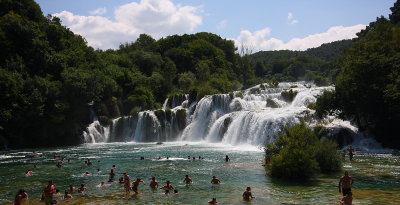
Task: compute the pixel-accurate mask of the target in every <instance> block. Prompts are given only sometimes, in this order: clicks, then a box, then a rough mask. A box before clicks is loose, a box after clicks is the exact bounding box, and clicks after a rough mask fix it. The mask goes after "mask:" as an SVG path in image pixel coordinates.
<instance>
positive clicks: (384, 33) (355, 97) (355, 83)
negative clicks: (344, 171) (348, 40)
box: [328, 1, 400, 147]
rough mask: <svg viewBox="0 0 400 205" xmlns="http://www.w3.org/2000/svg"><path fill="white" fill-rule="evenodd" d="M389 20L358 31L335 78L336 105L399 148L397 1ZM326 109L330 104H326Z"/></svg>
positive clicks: (399, 49)
mask: <svg viewBox="0 0 400 205" xmlns="http://www.w3.org/2000/svg"><path fill="white" fill-rule="evenodd" d="M391 10H392V12H393V13H392V14H391V15H390V19H386V18H384V17H379V18H377V20H376V21H375V22H372V23H370V24H369V26H367V27H366V29H365V30H362V31H361V32H360V33H358V34H357V35H358V38H357V39H356V40H355V41H354V43H353V45H352V46H351V47H350V48H349V49H348V50H347V52H345V54H344V56H343V58H342V64H341V67H342V69H341V71H340V74H339V76H338V77H337V79H336V94H335V98H336V99H337V105H336V108H337V109H340V110H341V111H342V112H343V116H344V117H351V118H353V119H355V121H356V122H357V124H358V125H359V127H360V128H361V130H363V129H367V130H369V131H370V133H372V134H374V135H375V136H376V137H377V139H378V140H379V141H381V142H383V143H384V144H385V145H387V146H394V147H400V139H399V138H398V136H396V135H394V134H393V133H397V127H398V126H397V122H399V121H400V104H399V100H400V97H399V96H400V74H399V73H400V72H399V68H400V61H399V59H400V46H399V45H400V24H399V22H398V16H399V12H400V11H399V1H397V2H396V3H395V5H394V7H392V8H391ZM328 108H329V107H328Z"/></svg>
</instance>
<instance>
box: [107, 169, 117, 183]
mask: <svg viewBox="0 0 400 205" xmlns="http://www.w3.org/2000/svg"><path fill="white" fill-rule="evenodd" d="M113 166H115V165H113ZM114 177H115V173H114V169H111V171H110V178H109V179H108V182H113V181H114Z"/></svg>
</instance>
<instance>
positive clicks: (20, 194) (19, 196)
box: [14, 189, 29, 205]
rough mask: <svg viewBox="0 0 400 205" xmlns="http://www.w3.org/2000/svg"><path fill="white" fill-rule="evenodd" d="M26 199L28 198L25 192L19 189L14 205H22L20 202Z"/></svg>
mask: <svg viewBox="0 0 400 205" xmlns="http://www.w3.org/2000/svg"><path fill="white" fill-rule="evenodd" d="M28 197H29V195H28V193H27V192H26V191H25V190H23V189H20V190H19V191H18V193H17V194H16V195H15V200H14V205H22V200H23V199H28Z"/></svg>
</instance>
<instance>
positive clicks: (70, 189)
mask: <svg viewBox="0 0 400 205" xmlns="http://www.w3.org/2000/svg"><path fill="white" fill-rule="evenodd" d="M75 189H76V188H75V187H73V186H72V184H70V185H69V187H68V189H67V190H66V191H69V192H73V191H74V190H75Z"/></svg>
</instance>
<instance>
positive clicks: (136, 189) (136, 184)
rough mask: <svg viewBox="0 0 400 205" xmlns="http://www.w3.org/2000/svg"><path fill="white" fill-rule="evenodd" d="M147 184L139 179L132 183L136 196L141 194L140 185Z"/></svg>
mask: <svg viewBox="0 0 400 205" xmlns="http://www.w3.org/2000/svg"><path fill="white" fill-rule="evenodd" d="M140 182H141V183H143V184H146V183H145V182H144V181H143V180H141V179H139V178H137V179H136V180H135V181H134V182H132V191H134V192H135V194H139V191H138V188H139V183H140Z"/></svg>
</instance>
